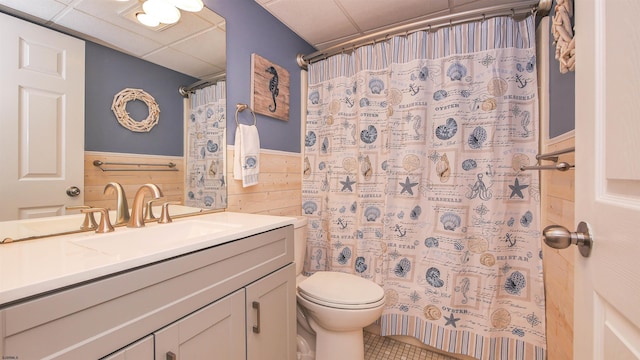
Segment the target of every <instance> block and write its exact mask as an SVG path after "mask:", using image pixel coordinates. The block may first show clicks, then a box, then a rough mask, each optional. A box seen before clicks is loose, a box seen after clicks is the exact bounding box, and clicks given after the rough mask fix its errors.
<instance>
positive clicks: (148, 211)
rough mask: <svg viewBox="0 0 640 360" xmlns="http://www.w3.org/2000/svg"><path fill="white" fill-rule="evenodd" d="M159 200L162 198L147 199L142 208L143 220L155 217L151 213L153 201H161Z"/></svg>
mask: <svg viewBox="0 0 640 360" xmlns="http://www.w3.org/2000/svg"><path fill="white" fill-rule="evenodd" d="M161 200H164V199H162V198H160V199H151V200H149V201H147V205H146V206H145V208H144V220H145V221H149V220H154V219H157V218H156V217H155V215H153V203H155V202H158V201H161Z"/></svg>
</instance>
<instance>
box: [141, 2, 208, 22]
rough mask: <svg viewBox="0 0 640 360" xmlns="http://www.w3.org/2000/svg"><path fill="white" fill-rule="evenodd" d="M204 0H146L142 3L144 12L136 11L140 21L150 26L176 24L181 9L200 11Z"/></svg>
mask: <svg viewBox="0 0 640 360" xmlns="http://www.w3.org/2000/svg"><path fill="white" fill-rule="evenodd" d="M203 7H204V3H203V2H202V0H146V1H145V2H144V3H143V4H142V10H144V12H139V13H136V18H137V19H138V21H139V22H140V23H142V24H143V25H146V26H149V27H156V26H158V25H160V23H163V24H174V23H176V22H178V20H180V10H178V9H182V10H184V11H189V12H198V11H200V10H202V8H203Z"/></svg>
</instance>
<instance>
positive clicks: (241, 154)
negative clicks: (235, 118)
mask: <svg viewBox="0 0 640 360" xmlns="http://www.w3.org/2000/svg"><path fill="white" fill-rule="evenodd" d="M234 148H235V149H234V150H235V151H234V154H233V178H234V179H235V180H242V187H247V186H252V185H256V184H257V183H258V175H259V173H260V137H259V136H258V128H257V127H256V126H255V125H243V124H239V125H238V127H237V128H236V140H235V144H234Z"/></svg>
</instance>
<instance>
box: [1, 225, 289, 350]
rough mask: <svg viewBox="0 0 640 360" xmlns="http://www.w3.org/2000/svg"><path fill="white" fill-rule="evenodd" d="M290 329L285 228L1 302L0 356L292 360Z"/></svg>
mask: <svg viewBox="0 0 640 360" xmlns="http://www.w3.org/2000/svg"><path fill="white" fill-rule="evenodd" d="M32 265H33V266H35V264H32ZM254 303H256V304H259V305H256V306H255V308H254V305H253V304H254ZM258 307H259V311H258ZM258 312H259V314H258ZM258 323H259V332H254V326H256V327H257V326H258ZM295 326H296V319H295V266H294V264H293V226H291V225H289V226H285V227H280V228H277V229H274V230H270V231H266V232H263V233H260V234H256V235H253V236H249V237H245V238H242V239H238V240H235V241H230V242H227V243H224V244H222V245H218V246H214V247H210V248H206V249H202V250H198V251H194V252H191V253H187V254H183V255H180V256H176V257H173V258H170V259H166V260H164V261H160V262H156V263H153V264H148V265H145V266H141V267H138V268H135V269H129V270H127V271H123V272H120V273H117V274H112V275H109V276H105V277H103V278H100V279H94V280H92V281H88V282H85V283H82V284H77V285H74V286H71V287H68V288H65V289H58V290H55V291H52V292H51V293H48V294H43V295H38V296H36V297H33V298H29V299H23V300H20V301H16V302H13V303H11V304H5V305H3V306H2V307H1V308H0V339H2V341H1V342H0V356H2V357H3V358H16V359H20V360H30V359H103V358H104V359H110V360H124V359H136V360H138V359H153V358H155V359H162V360H165V359H172V356H174V355H175V358H176V359H178V360H182V359H185V360H186V359H196V358H215V359H221V360H235V359H238V360H240V359H252V360H254V359H256V360H257V359H261V360H270V359H273V360H276V359H277V360H295V357H296V355H295V351H296V343H295V331H296V329H295ZM208 354H211V356H209V355H208Z"/></svg>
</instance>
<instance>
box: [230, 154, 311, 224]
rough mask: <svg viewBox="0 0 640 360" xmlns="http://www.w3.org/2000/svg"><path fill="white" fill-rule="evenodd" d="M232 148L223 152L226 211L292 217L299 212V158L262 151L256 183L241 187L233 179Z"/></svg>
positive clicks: (299, 156)
mask: <svg viewBox="0 0 640 360" xmlns="http://www.w3.org/2000/svg"><path fill="white" fill-rule="evenodd" d="M233 154H234V149H233V148H232V147H229V148H228V149H227V164H228V165H227V179H228V180H227V185H228V192H227V193H228V204H229V206H228V208H227V210H228V211H237V212H246V213H255V214H268V215H282V216H296V215H300V214H301V211H302V162H301V155H300V154H297V153H285V152H275V151H268V150H262V151H261V153H260V180H259V182H258V184H257V185H254V186H249V187H246V188H243V187H242V181H240V180H234V179H233V165H232V164H233Z"/></svg>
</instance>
